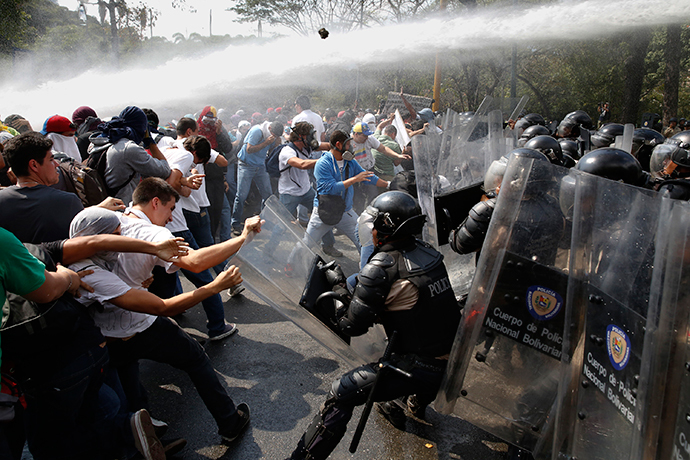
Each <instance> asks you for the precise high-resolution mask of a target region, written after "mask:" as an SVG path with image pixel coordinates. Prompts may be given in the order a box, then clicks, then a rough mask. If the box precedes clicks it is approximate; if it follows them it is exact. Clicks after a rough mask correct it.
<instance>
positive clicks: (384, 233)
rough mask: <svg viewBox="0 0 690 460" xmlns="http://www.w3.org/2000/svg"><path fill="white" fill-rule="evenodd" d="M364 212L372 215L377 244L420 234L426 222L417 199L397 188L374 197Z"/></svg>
mask: <svg viewBox="0 0 690 460" xmlns="http://www.w3.org/2000/svg"><path fill="white" fill-rule="evenodd" d="M366 212H367V213H368V214H370V215H371V216H373V217H374V229H375V230H376V232H377V240H378V245H379V246H381V245H383V244H385V243H387V242H388V241H391V240H395V239H400V238H404V237H410V236H414V235H418V234H420V233H421V232H422V227H424V222H426V216H425V215H423V214H422V209H421V208H420V207H419V203H417V200H415V199H414V197H413V196H412V195H410V194H409V193H405V192H401V191H398V190H395V191H390V192H385V193H382V194H381V195H379V196H377V197H376V198H374V200H373V201H372V202H371V204H370V205H369V206H367V209H366Z"/></svg>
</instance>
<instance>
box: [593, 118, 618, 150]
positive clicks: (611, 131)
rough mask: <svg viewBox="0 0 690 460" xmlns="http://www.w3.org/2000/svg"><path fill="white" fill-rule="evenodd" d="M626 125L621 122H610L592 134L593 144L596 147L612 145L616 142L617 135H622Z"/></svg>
mask: <svg viewBox="0 0 690 460" xmlns="http://www.w3.org/2000/svg"><path fill="white" fill-rule="evenodd" d="M623 131H625V126H623V125H621V124H620V123H608V124H605V125H604V126H602V127H601V128H599V131H597V132H595V133H593V134H592V136H591V139H592V145H594V147H596V148H601V147H610V146H611V144H613V143H614V142H616V137H617V136H622V135H623Z"/></svg>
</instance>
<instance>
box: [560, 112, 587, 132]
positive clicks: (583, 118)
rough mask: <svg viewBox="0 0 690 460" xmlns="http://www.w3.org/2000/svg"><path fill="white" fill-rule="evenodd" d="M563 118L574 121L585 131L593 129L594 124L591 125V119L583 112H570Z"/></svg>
mask: <svg viewBox="0 0 690 460" xmlns="http://www.w3.org/2000/svg"><path fill="white" fill-rule="evenodd" d="M565 118H569V119H571V120H574V121H575V122H576V123H577V124H578V126H582V127H583V128H585V129H593V128H594V124H593V123H592V117H590V116H589V115H588V114H587V112H585V111H584V110H575V111H574V112H570V113H569V114H568V115H566V116H565Z"/></svg>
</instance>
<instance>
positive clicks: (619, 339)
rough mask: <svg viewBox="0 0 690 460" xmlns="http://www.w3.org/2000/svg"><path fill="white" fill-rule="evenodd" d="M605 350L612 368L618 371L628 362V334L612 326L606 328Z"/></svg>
mask: <svg viewBox="0 0 690 460" xmlns="http://www.w3.org/2000/svg"><path fill="white" fill-rule="evenodd" d="M606 348H607V350H608V353H609V360H610V361H611V364H612V365H613V367H614V368H615V369H616V370H617V371H620V370H621V369H623V368H624V367H625V366H626V365H627V364H628V361H629V360H630V338H629V337H628V334H626V333H625V331H623V329H621V328H619V327H618V326H616V325H614V324H609V326H608V327H607V328H606Z"/></svg>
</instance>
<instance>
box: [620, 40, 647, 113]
mask: <svg viewBox="0 0 690 460" xmlns="http://www.w3.org/2000/svg"><path fill="white" fill-rule="evenodd" d="M651 38H652V32H651V30H650V29H638V30H637V31H635V32H633V33H631V34H628V35H626V37H625V38H624V39H623V41H625V42H627V43H628V48H629V51H630V52H629V54H628V57H627V59H626V60H625V63H624V68H625V81H624V83H623V84H624V87H623V107H621V109H622V110H621V123H635V124H636V123H637V122H638V120H639V113H638V112H639V111H640V96H641V95H642V83H643V81H644V76H645V69H644V60H645V57H646V56H647V48H648V47H649V42H650V40H651Z"/></svg>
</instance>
